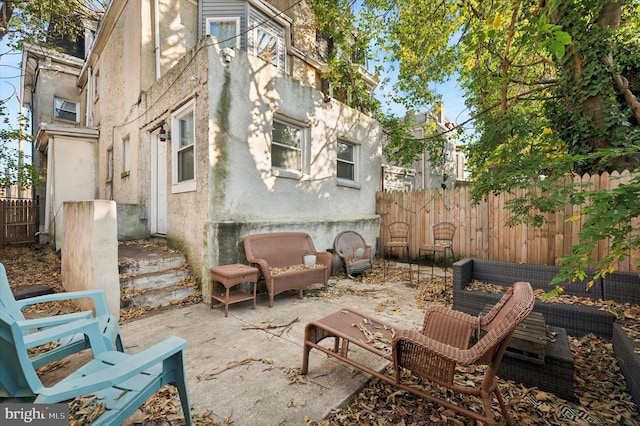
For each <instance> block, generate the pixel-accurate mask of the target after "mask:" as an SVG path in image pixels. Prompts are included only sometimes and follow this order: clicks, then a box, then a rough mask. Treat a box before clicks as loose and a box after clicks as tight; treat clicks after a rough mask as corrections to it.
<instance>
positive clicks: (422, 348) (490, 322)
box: [392, 282, 535, 425]
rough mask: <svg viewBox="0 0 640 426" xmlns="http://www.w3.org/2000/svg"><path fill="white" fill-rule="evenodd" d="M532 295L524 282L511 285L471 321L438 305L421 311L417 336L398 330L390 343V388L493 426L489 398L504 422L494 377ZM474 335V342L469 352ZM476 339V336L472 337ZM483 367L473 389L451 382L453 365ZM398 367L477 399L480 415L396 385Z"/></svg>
mask: <svg viewBox="0 0 640 426" xmlns="http://www.w3.org/2000/svg"><path fill="white" fill-rule="evenodd" d="M534 300H535V299H534V295H533V290H532V289H531V285H530V284H529V283H524V282H518V283H515V284H514V285H513V286H512V287H511V288H509V290H508V291H507V292H506V293H505V295H504V296H503V297H502V298H501V299H500V300H499V301H498V303H497V304H496V305H494V307H493V308H492V309H491V310H490V311H489V312H488V313H487V314H486V315H484V316H480V317H475V316H471V315H469V314H465V313H463V312H460V311H454V310H452V309H449V308H445V307H441V306H433V307H430V308H429V309H427V311H426V313H425V318H424V326H423V329H422V331H415V330H400V331H398V332H396V334H395V336H394V338H393V344H392V346H393V364H394V367H395V371H396V385H398V386H400V387H402V388H403V389H406V390H409V391H410V392H412V393H415V394H416V395H419V396H422V397H424V398H427V399H429V400H431V401H434V402H436V403H438V404H440V405H442V406H444V407H447V408H450V409H453V410H456V411H458V412H460V413H463V414H465V415H466V416H469V417H471V418H474V419H477V420H480V421H482V422H484V423H486V424H489V425H491V424H493V423H494V420H493V414H492V412H491V394H494V395H495V396H496V398H497V399H498V403H499V404H500V409H501V410H502V414H503V416H504V418H505V420H506V422H507V424H511V420H510V418H509V414H508V412H507V408H506V405H505V402H504V399H503V397H502V394H501V393H500V390H499V388H498V384H497V382H496V372H497V371H498V367H499V365H500V362H501V361H502V357H503V355H504V352H505V350H506V348H507V345H508V343H509V340H510V339H511V335H512V334H513V332H514V330H515V329H516V327H517V326H518V325H519V324H520V323H521V322H522V321H523V320H524V319H525V318H526V317H527V316H528V315H529V313H530V312H531V311H532V309H533V304H534ZM474 332H479V333H480V336H479V338H478V339H477V343H475V344H473V345H472V346H471V347H469V342H470V341H471V337H472V335H473V334H474ZM476 337H477V336H476ZM480 364H486V365H487V367H486V370H485V371H484V377H483V379H482V383H481V384H480V386H478V387H474V386H466V385H464V384H460V383H456V382H454V372H455V368H456V366H458V365H461V366H469V365H480ZM401 368H406V369H408V370H410V371H411V372H412V373H415V374H417V375H419V376H421V377H423V378H425V379H428V380H430V381H433V382H435V383H437V384H439V385H442V386H444V387H446V388H449V389H451V390H453V391H454V392H459V393H464V394H469V395H475V396H477V397H479V398H481V399H482V404H483V406H484V412H483V413H482V414H480V413H476V412H473V411H471V410H468V409H466V408H463V407H460V406H458V405H455V404H452V403H451V402H449V401H445V400H442V399H440V398H437V397H435V396H433V395H432V394H429V393H427V392H425V391H424V390H420V389H416V388H413V387H411V386H408V385H403V384H402V382H401V376H400V371H401Z"/></svg>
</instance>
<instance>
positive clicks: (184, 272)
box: [120, 264, 191, 290]
mask: <svg viewBox="0 0 640 426" xmlns="http://www.w3.org/2000/svg"><path fill="white" fill-rule="evenodd" d="M190 276H191V269H189V267H188V266H187V265H186V264H184V265H181V266H180V267H178V268H171V269H166V270H164V271H159V272H151V273H148V274H138V275H120V288H121V289H122V290H151V289H157V288H162V287H170V286H173V285H175V284H176V283H178V282H180V281H184V280H186V279H187V278H189V277H190Z"/></svg>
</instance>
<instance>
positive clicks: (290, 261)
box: [244, 232, 333, 307]
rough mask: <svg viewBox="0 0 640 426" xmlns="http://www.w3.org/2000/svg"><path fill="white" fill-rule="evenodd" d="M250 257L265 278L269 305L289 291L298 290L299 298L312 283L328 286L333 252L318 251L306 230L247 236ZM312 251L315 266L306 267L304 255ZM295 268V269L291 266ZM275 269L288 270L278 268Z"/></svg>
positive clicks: (248, 257) (245, 245)
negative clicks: (276, 297) (277, 296)
mask: <svg viewBox="0 0 640 426" xmlns="http://www.w3.org/2000/svg"><path fill="white" fill-rule="evenodd" d="M244 251H245V255H246V257H247V260H248V261H249V262H250V263H252V264H254V265H256V267H257V268H259V269H260V273H261V274H262V276H263V277H264V281H265V285H266V287H267V293H268V294H269V307H271V306H273V299H274V296H275V295H276V294H279V293H282V292H283V291H287V290H298V291H299V297H300V298H302V292H303V290H304V289H305V288H307V287H308V286H310V285H311V284H323V285H324V288H325V289H326V288H327V282H328V280H329V273H330V271H331V266H332V263H333V255H332V254H331V253H329V252H327V251H322V252H319V251H316V249H315V246H314V245H313V240H312V239H311V237H310V236H309V234H307V233H304V232H271V233H265V234H253V235H247V236H246V237H244ZM308 254H313V255H315V256H316V263H315V265H314V266H313V267H305V266H304V263H303V262H304V256H305V255H308ZM291 267H293V268H291ZM274 268H279V269H287V268H289V269H290V270H285V271H275V270H274Z"/></svg>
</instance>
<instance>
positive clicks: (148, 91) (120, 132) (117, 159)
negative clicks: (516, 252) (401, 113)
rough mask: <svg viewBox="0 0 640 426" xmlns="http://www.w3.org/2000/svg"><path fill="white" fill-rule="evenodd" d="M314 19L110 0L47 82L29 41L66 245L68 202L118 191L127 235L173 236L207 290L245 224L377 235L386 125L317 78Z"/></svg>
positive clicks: (316, 233)
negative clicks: (80, 54) (82, 46)
mask: <svg viewBox="0 0 640 426" xmlns="http://www.w3.org/2000/svg"><path fill="white" fill-rule="evenodd" d="M292 5H293V6H292ZM313 18H314V17H313V15H312V14H311V13H310V11H309V9H308V8H307V7H306V4H305V3H304V2H301V3H293V2H290V1H284V0H283V1H275V0H274V1H269V2H266V1H261V0H245V1H216V0H204V1H199V2H194V1H190V0H141V1H128V0H113V1H111V3H110V4H109V8H108V10H107V11H106V13H105V16H104V18H103V20H102V22H100V24H99V25H98V28H97V31H96V32H95V34H93V33H89V34H88V37H87V40H88V41H91V44H90V45H89V46H88V47H89V48H88V49H87V53H86V56H85V58H84V60H79V62H78V63H76V61H75V59H73V58H72V57H66V56H65V58H64V59H65V60H67V61H68V62H71V63H73V64H74V65H75V66H70V67H69V75H67V74H64V73H59V74H58V76H59V77H60V78H61V79H64V81H62V80H60V81H57V82H51V83H47V84H46V85H45V84H41V83H42V82H41V81H40V80H39V79H41V78H44V77H45V76H46V78H47V79H48V78H49V77H48V75H49V74H48V72H49V69H48V68H47V69H45V68H46V67H44V68H43V67H42V65H38V72H35V71H34V70H35V68H34V67H35V66H36V64H33V63H34V62H37V61H39V59H38V58H36V57H33V60H31V56H30V55H34V53H33V52H32V51H31V50H30V49H28V48H27V49H25V52H24V58H25V61H26V62H27V66H28V67H31V68H29V70H28V71H27V72H26V73H25V75H27V74H28V75H29V76H30V77H29V78H31V79H33V82H32V83H31V84H32V86H31V87H32V88H33V103H34V105H33V106H32V108H33V112H34V114H33V116H34V120H38V121H37V122H36V123H35V126H34V128H35V130H36V132H37V135H38V140H37V146H38V149H39V152H40V154H41V155H42V158H43V159H46V164H47V169H46V188H47V191H46V194H45V196H46V198H47V202H46V204H47V207H46V214H47V215H48V220H47V221H46V225H45V227H46V229H45V231H47V232H50V233H55V238H54V241H55V243H56V245H57V244H58V243H59V241H60V233H61V232H62V230H61V229H60V227H59V224H61V223H62V222H61V221H59V217H60V214H61V205H62V202H63V201H65V200H77V199H87V198H101V199H113V200H115V201H116V202H117V204H118V226H119V235H120V237H121V238H129V237H131V235H132V234H136V233H137V232H139V230H140V229H144V230H145V231H146V233H147V235H149V234H157V235H164V236H166V238H167V242H168V244H169V245H170V246H171V247H173V248H177V249H180V250H182V251H184V252H185V253H186V255H187V257H188V261H189V264H190V265H191V267H192V269H193V270H194V272H195V274H196V275H197V276H198V277H199V278H200V279H201V282H202V284H203V286H202V287H203V288H202V289H203V294H204V296H205V299H204V300H208V299H207V296H208V292H209V286H208V284H209V268H210V267H211V266H214V265H221V264H228V263H234V262H242V261H244V254H243V249H242V239H243V237H244V236H245V235H248V234H251V233H257V232H271V231H304V232H308V233H309V234H310V235H311V236H312V238H313V240H314V243H315V244H316V248H318V249H320V250H324V249H327V248H331V247H332V244H333V239H334V237H335V235H336V234H337V233H338V232H340V231H343V230H346V229H354V230H357V231H358V232H360V233H362V234H363V236H364V237H365V239H366V240H367V241H368V242H369V243H373V244H375V242H376V239H377V237H378V235H379V216H377V215H376V213H375V193H376V192H377V191H378V190H379V189H380V186H381V179H382V177H381V138H382V132H381V128H380V125H379V124H378V123H377V122H376V121H375V120H373V119H372V118H371V117H369V116H367V115H365V114H362V113H360V112H359V111H357V110H354V109H352V108H350V107H348V106H346V105H345V104H343V103H341V102H339V101H338V100H336V99H331V98H330V97H328V96H325V94H323V93H322V92H320V91H319V90H318V89H319V88H321V87H323V85H324V87H327V82H326V81H324V80H323V72H324V71H325V70H326V65H325V62H324V59H326V54H327V52H326V49H325V50H323V48H322V47H323V46H326V45H328V44H327V43H326V41H324V40H322V38H321V37H318V35H317V32H316V29H315V26H314V19H313ZM29 61H31V63H32V65H28V63H29ZM43 61H45V62H46V59H43ZM61 61H62V59H61ZM45 71H46V72H45ZM26 80H27V79H25V83H24V84H23V86H24V87H27V86H28V84H29V83H28V82H26ZM69 81H71V82H72V83H73V84H70V83H69ZM329 86H330V85H329ZM49 92H52V93H49ZM58 99H60V100H62V101H63V102H62V103H60V102H59V101H57V100H58ZM36 101H37V102H44V103H45V104H47V107H46V108H42V109H40V110H37V109H36V106H35V103H36ZM65 101H66V102H67V103H65ZM56 102H58V103H56ZM54 106H55V108H54ZM47 114H48V115H47ZM56 114H57V115H56ZM45 117H50V119H49V118H47V119H45ZM40 121H43V122H46V124H43V125H39V123H40ZM70 127H71V128H70ZM71 146H73V147H74V148H73V149H69V148H70V147H71ZM58 149H60V150H62V151H63V154H64V155H59V153H58V152H57V151H58ZM76 186H78V188H76ZM76 191H78V192H76ZM76 194H80V195H76ZM125 228H126V229H125ZM301 262H302V259H301Z"/></svg>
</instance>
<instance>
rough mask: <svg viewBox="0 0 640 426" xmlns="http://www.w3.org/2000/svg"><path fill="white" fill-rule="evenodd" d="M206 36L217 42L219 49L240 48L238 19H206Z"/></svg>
mask: <svg viewBox="0 0 640 426" xmlns="http://www.w3.org/2000/svg"><path fill="white" fill-rule="evenodd" d="M207 34H208V35H211V36H213V37H215V38H216V39H217V40H218V43H219V45H220V49H224V48H225V47H235V48H236V49H239V48H240V18H239V17H234V18H207Z"/></svg>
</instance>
